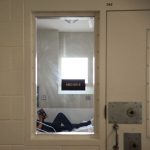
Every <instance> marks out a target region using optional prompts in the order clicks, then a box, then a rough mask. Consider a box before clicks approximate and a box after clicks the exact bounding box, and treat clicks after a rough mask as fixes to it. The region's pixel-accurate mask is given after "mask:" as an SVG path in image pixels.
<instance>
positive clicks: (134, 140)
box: [124, 133, 141, 150]
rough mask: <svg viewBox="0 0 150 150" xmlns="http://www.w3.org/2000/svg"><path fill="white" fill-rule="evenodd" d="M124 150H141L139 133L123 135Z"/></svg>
mask: <svg viewBox="0 0 150 150" xmlns="http://www.w3.org/2000/svg"><path fill="white" fill-rule="evenodd" d="M124 150H141V133H124Z"/></svg>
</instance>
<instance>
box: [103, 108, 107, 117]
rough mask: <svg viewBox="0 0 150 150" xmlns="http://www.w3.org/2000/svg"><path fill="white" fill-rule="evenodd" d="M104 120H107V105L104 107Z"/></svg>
mask: <svg viewBox="0 0 150 150" xmlns="http://www.w3.org/2000/svg"><path fill="white" fill-rule="evenodd" d="M104 118H105V120H106V118H107V105H105V107H104Z"/></svg>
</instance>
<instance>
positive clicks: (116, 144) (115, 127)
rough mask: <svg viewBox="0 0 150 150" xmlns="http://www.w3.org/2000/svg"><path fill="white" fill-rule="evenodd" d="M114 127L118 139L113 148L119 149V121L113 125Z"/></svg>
mask: <svg viewBox="0 0 150 150" xmlns="http://www.w3.org/2000/svg"><path fill="white" fill-rule="evenodd" d="M113 129H114V131H115V140H116V143H115V145H114V146H113V150H119V135H118V129H119V126H118V124H117V123H115V124H114V125H113Z"/></svg>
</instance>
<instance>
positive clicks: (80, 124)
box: [72, 120, 91, 128]
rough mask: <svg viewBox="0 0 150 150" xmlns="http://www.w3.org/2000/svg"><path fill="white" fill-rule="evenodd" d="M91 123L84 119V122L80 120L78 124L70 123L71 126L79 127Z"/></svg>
mask: <svg viewBox="0 0 150 150" xmlns="http://www.w3.org/2000/svg"><path fill="white" fill-rule="evenodd" d="M90 124H91V121H90V120H89V121H85V122H81V123H78V124H72V126H73V128H80V127H85V126H88V125H90Z"/></svg>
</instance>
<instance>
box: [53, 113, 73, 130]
mask: <svg viewBox="0 0 150 150" xmlns="http://www.w3.org/2000/svg"><path fill="white" fill-rule="evenodd" d="M62 124H63V126H62ZM52 125H53V126H54V128H55V129H56V131H58V132H60V131H63V130H68V131H71V130H72V129H73V126H72V123H71V122H70V121H69V120H68V118H67V117H66V116H65V115H64V114H63V113H58V115H57V116H56V118H55V119H54V121H53V123H52Z"/></svg>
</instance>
